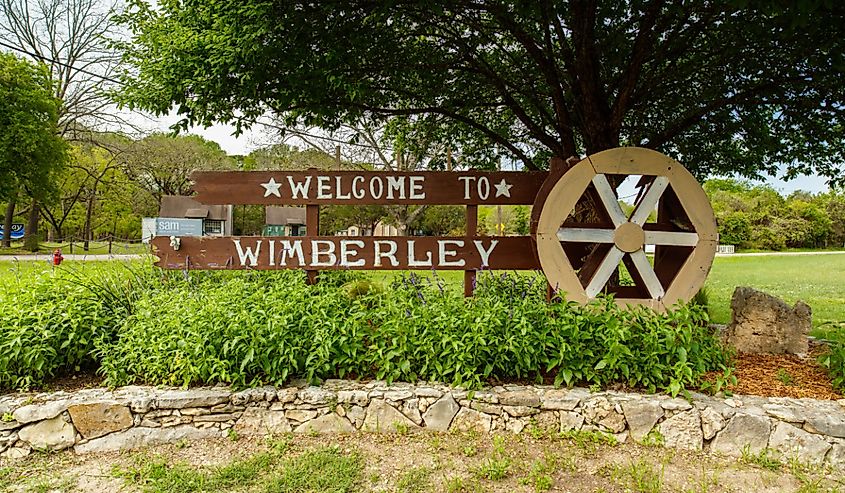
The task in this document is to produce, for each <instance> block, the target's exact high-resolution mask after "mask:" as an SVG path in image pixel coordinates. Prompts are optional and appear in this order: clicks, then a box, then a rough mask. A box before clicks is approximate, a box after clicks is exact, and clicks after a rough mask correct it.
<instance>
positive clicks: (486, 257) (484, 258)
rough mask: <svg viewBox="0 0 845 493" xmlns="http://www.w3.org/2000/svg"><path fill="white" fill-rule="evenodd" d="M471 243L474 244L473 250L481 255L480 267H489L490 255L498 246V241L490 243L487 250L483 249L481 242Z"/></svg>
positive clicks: (474, 241)
mask: <svg viewBox="0 0 845 493" xmlns="http://www.w3.org/2000/svg"><path fill="white" fill-rule="evenodd" d="M473 243H475V249H476V250H478V254H479V255H481V265H483V266H484V267H488V266H490V254H491V253H493V249H494V248H496V245H498V244H499V240H493V241H491V242H490V249H489V250H485V249H484V245H483V242H482V241H481V240H473Z"/></svg>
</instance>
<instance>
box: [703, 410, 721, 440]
mask: <svg viewBox="0 0 845 493" xmlns="http://www.w3.org/2000/svg"><path fill="white" fill-rule="evenodd" d="M724 427H725V418H724V417H723V416H722V413H720V412H717V411H715V410H713V408H712V407H705V408H704V409H702V410H701V431H702V432H703V433H704V439H705V440H710V439H711V438H713V437H714V436H716V433H718V432H720V431H722V429H723V428H724Z"/></svg>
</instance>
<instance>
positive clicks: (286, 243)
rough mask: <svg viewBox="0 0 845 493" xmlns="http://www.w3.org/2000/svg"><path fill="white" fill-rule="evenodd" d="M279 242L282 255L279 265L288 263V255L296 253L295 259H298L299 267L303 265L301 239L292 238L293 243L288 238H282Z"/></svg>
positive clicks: (291, 255) (303, 257) (303, 256)
mask: <svg viewBox="0 0 845 493" xmlns="http://www.w3.org/2000/svg"><path fill="white" fill-rule="evenodd" d="M281 243H282V256H281V259H280V260H279V265H285V266H286V265H288V257H290V258H293V256H294V255H296V259H297V260H298V261H299V264H298V266H299V267H302V266H303V265H305V255H304V254H303V253H302V240H293V244H291V242H290V240H282V242H281Z"/></svg>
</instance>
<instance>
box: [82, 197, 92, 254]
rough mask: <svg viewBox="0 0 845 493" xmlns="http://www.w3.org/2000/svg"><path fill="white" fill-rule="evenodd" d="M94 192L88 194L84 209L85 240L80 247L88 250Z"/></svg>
mask: <svg viewBox="0 0 845 493" xmlns="http://www.w3.org/2000/svg"><path fill="white" fill-rule="evenodd" d="M94 196H95V195H94V193H93V192H92V193H91V195H89V196H88V209H87V210H86V211H85V233H84V235H85V240H84V243H83V244H82V249H83V250H85V251H86V252H87V251H88V243H89V242H90V241H91V216H92V215H93V212H94Z"/></svg>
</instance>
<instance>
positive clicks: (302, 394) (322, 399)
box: [297, 387, 338, 406]
mask: <svg viewBox="0 0 845 493" xmlns="http://www.w3.org/2000/svg"><path fill="white" fill-rule="evenodd" d="M297 397H299V398H300V399H301V400H302V402H304V403H306V404H312V405H315V406H323V405H326V404H329V403H331V402H333V401H334V402H337V400H338V399H337V394H335V393H334V392H330V391H328V390H324V389H322V388H320V387H308V388H305V389H302V390H300V391H299V393H298V394H297Z"/></svg>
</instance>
